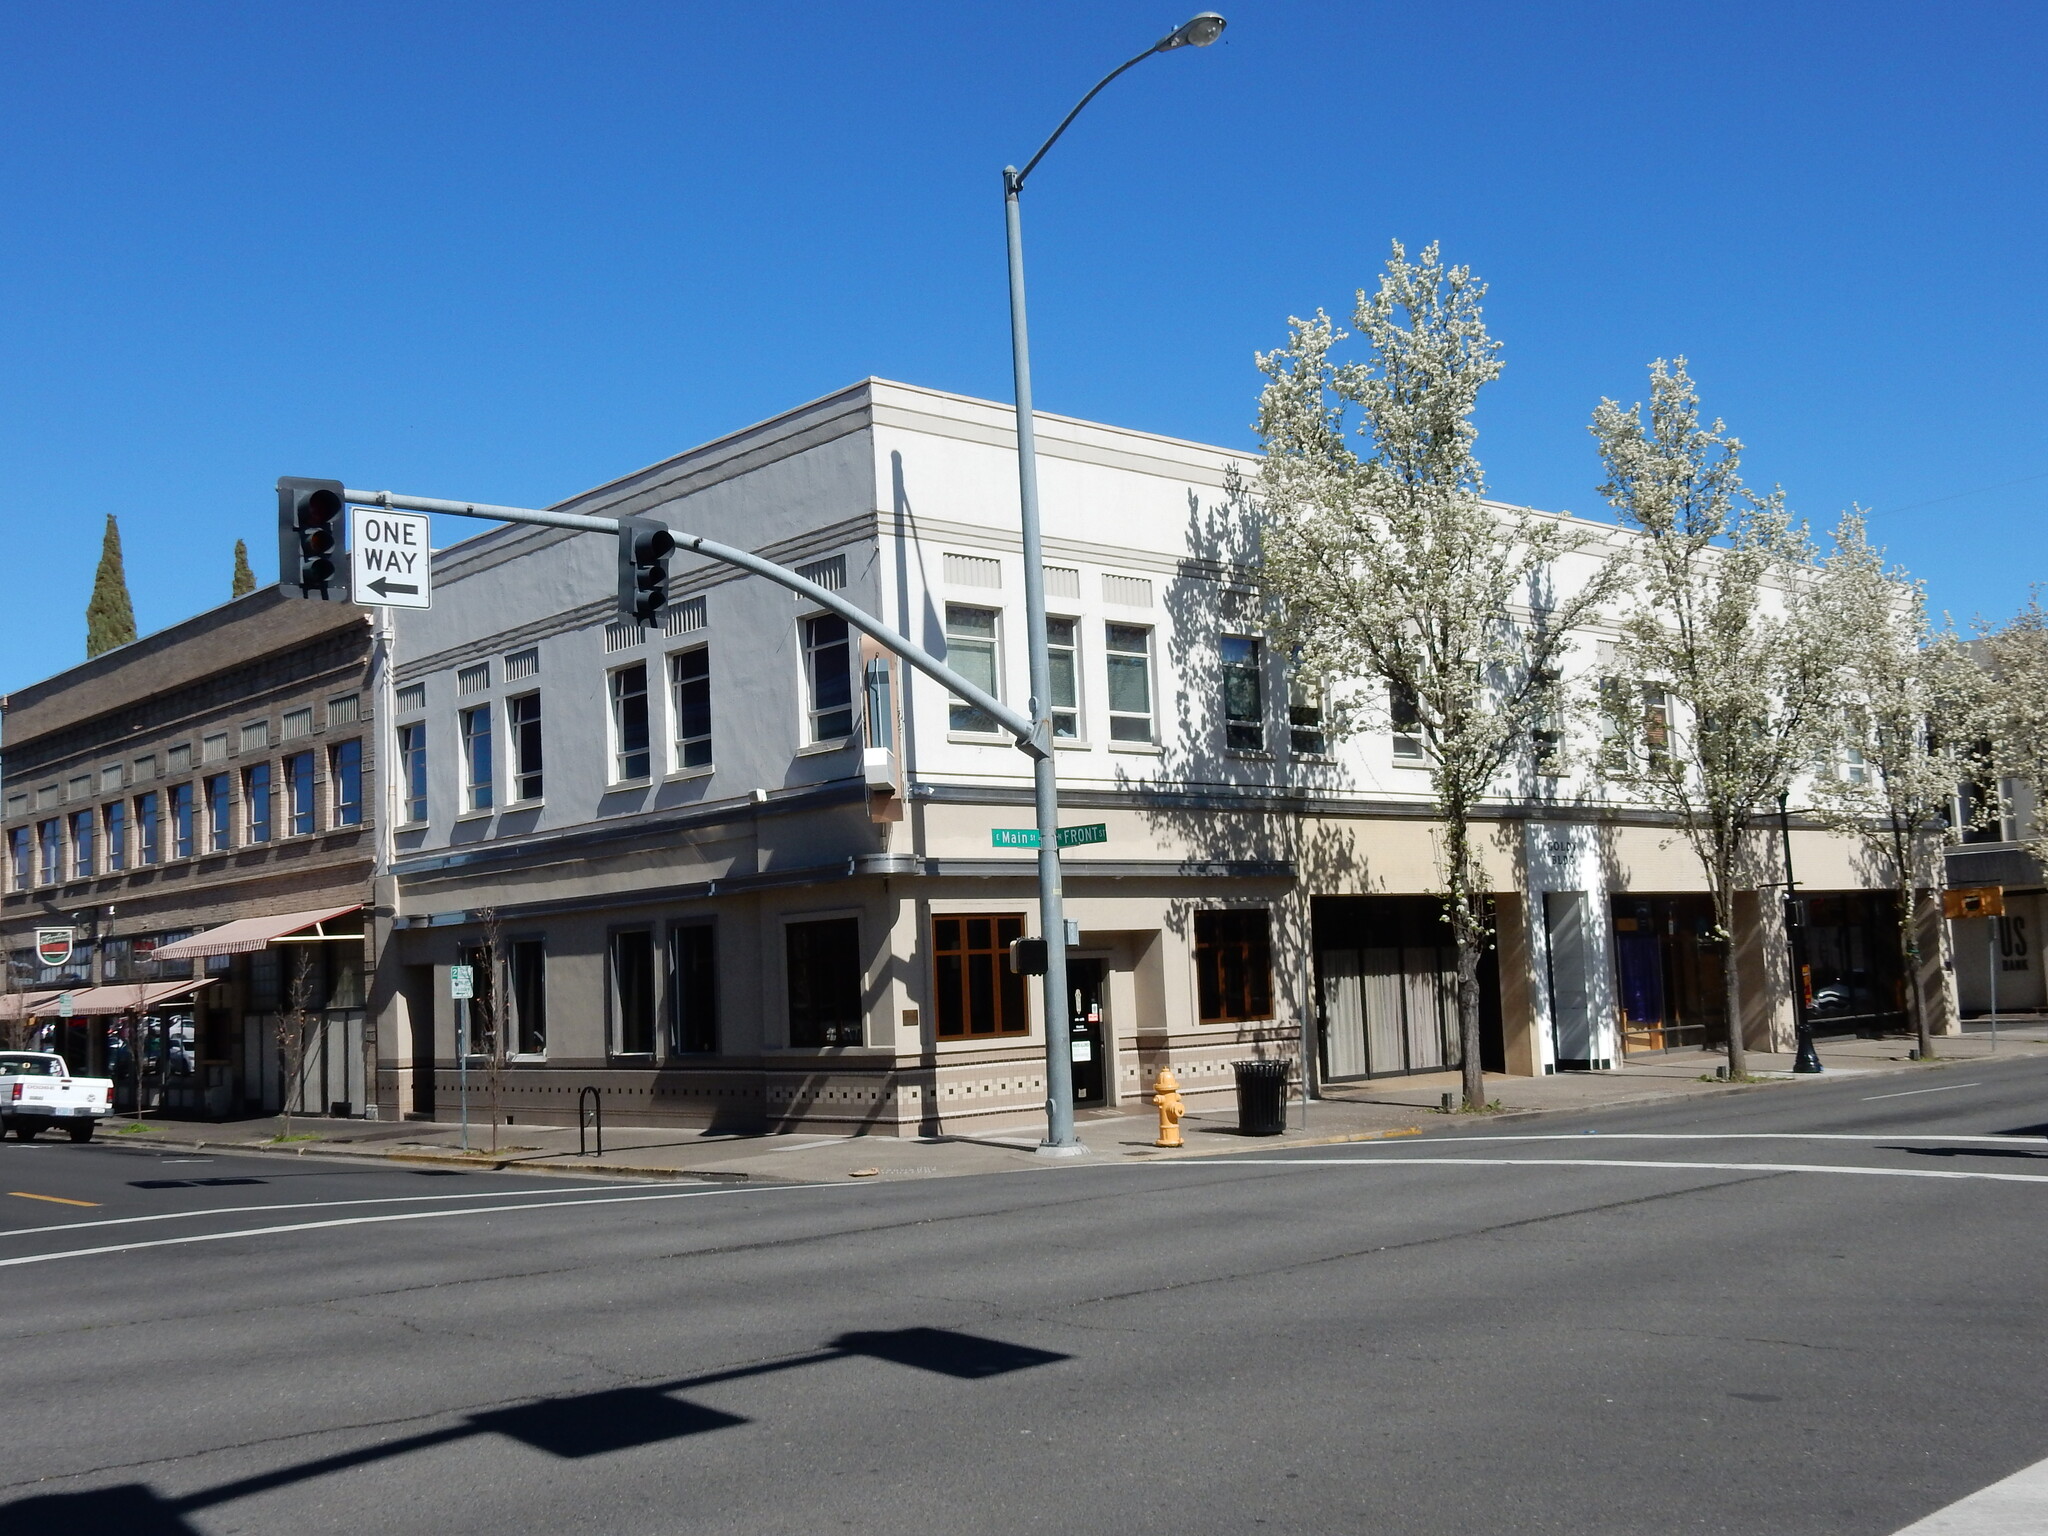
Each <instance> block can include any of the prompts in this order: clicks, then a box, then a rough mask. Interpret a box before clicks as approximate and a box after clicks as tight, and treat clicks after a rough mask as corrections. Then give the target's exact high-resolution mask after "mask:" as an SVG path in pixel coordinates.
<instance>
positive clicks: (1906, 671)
mask: <svg viewBox="0 0 2048 1536" xmlns="http://www.w3.org/2000/svg"><path fill="white" fill-rule="evenodd" d="M1821 579H1822V581H1823V582H1824V583H1825V584H1826V585H1827V586H1828V587H1829V588H1831V589H1832V595H1833V601H1832V603H1831V604H1830V612H1832V613H1834V614H1835V615H1837V616H1838V617H1839V618H1840V619H1841V620H1842V622H1843V624H1844V627H1845V630H1846V638H1847V639H1848V641H1849V644H1848V647H1847V654H1846V657H1845V660H1844V664H1843V673H1842V683H1843V691H1842V700H1841V715H1840V718H1839V721H1838V728H1839V729H1840V731H1841V733H1842V750H1841V751H1839V752H1837V753H1836V754H1834V755H1833V757H1832V758H1831V760H1830V761H1828V762H1827V763H1826V764H1824V765H1823V767H1822V771H1821V772H1820V773H1819V774H1817V775H1816V777H1815V781H1814V802H1815V808H1816V809H1817V810H1818V811H1819V812H1820V813H1821V815H1822V817H1823V819H1824V820H1826V821H1827V823H1828V824H1829V825H1830V826H1831V827H1833V828H1835V829H1836V830H1837V831H1839V832H1842V833H1844V834H1846V835H1848V836H1850V837H1854V838H1856V839H1857V840H1859V841H1860V842H1861V843H1862V845H1863V847H1864V848H1865V850H1866V851H1867V852H1868V853H1869V854H1870V855H1871V857H1872V858H1873V859H1875V860H1877V861H1878V862H1879V863H1881V864H1882V865H1883V866H1884V867H1885V868H1886V869H1887V870H1888V871H1890V874H1891V877H1892V896H1893V900H1894V902H1895V903H1896V906H1897V910H1898V919H1899V935H1898V942H1899V962H1900V965H1901V967H1902V974H1903V975H1904V976H1905V978H1906V990H1907V998H1908V1006H1909V1008H1910V1010H1911V1017H1912V1020H1913V1029H1914V1033H1915V1035H1916V1036H1917V1037H1918V1040H1919V1046H1920V1055H1921V1059H1922V1060H1926V1059H1927V1058H1928V1057H1930V1056H1932V1055H1933V1052H1934V1043H1933V1038H1932V1034H1933V1031H1932V1029H1931V1027H1930V1025H1929V1022H1928V1008H1927V1001H1926V997H1925V995H1924V991H1923V987H1922V984H1921V955H1920V942H1919V928H1920V924H1919V916H1920V899H1921V893H1922V892H1923V891H1928V892H1934V893H1936V894H1937V895H1938V893H1939V892H1940V890H1941V887H1942V885H1943V883H1944V880H1943V860H1942V848H1943V846H1944V845H1945V844H1946V843H1947V842H1948V840H1949V838H1950V837H1951V835H1952V833H1953V832H1954V830H1955V829H1954V825H1953V823H1954V817H1953V814H1952V806H1953V804H1954V800H1955V793H1956V786H1957V785H1958V784H1959V783H1961V782H1962V781H1963V780H1965V779H1968V778H1972V777H1975V776H1976V773H1977V771H1978V765H1977V754H1976V752H1975V750H1974V743H1975V742H1976V740H1977V735H1978V724H1977V722H1978V719H1979V715H1980V710H1981V704H1982V700H1983V695H1984V691H1985V690H1984V672H1983V669H1982V668H1980V667H1979V666H1978V665H1977V664H1976V663H1975V662H1974V661H1973V660H1971V658H1970V657H1969V655H1968V654H1967V653H1966V652H1965V651H1964V649H1963V647H1962V645H1961V643H1960V642H1959V641H1958V640H1957V639H1956V637H1955V636H1954V635H1953V634H1950V633H1945V632H1943V633H1937V632H1936V631H1935V630H1934V629H1933V628H1932V627H1931V625H1930V624H1929V622H1928V617H1927V595H1926V592H1925V591H1924V590H1923V588H1922V587H1921V585H1920V584H1919V583H1918V582H1912V581H1909V580H1908V579H1907V576H1906V573H1905V572H1904V571H1903V570H1899V569H1895V568H1887V567H1886V565H1885V562H1884V552H1883V551H1882V550H1880V549H1873V548H1872V547H1871V545H1870V542H1869V539H1868V537H1867V535H1866V532H1865V528H1864V522H1863V517H1862V515H1861V514H1860V513H1858V512H1850V513H1848V514H1846V515H1845V516H1844V517H1843V518H1842V521H1841V523H1840V525H1839V526H1838V527H1837V528H1836V530H1835V536H1834V550H1833V552H1832V553H1831V554H1830V555H1829V556H1828V559H1827V562H1826V565H1825V566H1824V568H1823V574H1822V578H1821Z"/></svg>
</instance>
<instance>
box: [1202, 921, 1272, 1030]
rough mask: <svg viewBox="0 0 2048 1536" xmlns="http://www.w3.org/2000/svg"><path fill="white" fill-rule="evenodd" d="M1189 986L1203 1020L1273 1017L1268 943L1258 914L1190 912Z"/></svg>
mask: <svg viewBox="0 0 2048 1536" xmlns="http://www.w3.org/2000/svg"><path fill="white" fill-rule="evenodd" d="M1195 984H1196V993H1197V997H1198V1000H1199V1003H1200V1007H1201V1018H1202V1022H1203V1023H1204V1024H1236V1023H1241V1022H1243V1021H1245V1020H1248V1019H1270V1018H1271V1017H1272V1016H1273V946H1272V938H1271V935H1270V931H1269V927H1268V918H1267V914H1266V913H1264V912H1197V913H1196V914H1195Z"/></svg>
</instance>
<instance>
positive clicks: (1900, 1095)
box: [1863, 1083, 1984, 1104]
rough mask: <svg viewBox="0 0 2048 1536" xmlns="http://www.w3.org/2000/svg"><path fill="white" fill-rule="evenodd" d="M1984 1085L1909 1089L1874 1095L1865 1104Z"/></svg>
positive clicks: (1946, 1085)
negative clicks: (1902, 1091)
mask: <svg viewBox="0 0 2048 1536" xmlns="http://www.w3.org/2000/svg"><path fill="white" fill-rule="evenodd" d="M1983 1086H1984V1085H1983V1084H1982V1083H1945V1084H1943V1085H1942V1086H1941V1087H1939V1088H1908V1089H1907V1090H1906V1091H1905V1092H1904V1093H1873V1094H1872V1095H1871V1096H1870V1097H1869V1098H1867V1099H1865V1100H1864V1101H1863V1102H1864V1103H1866V1104H1875V1103H1876V1102H1877V1101H1878V1100H1879V1099H1910V1098H1911V1097H1913V1095H1914V1094H1916V1093H1954V1092H1955V1091H1956V1090H1957V1089H1958V1088H1982V1087H1983Z"/></svg>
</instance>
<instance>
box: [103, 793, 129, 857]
mask: <svg viewBox="0 0 2048 1536" xmlns="http://www.w3.org/2000/svg"><path fill="white" fill-rule="evenodd" d="M100 822H101V825H102V828H103V829H104V831H105V833H106V843H107V872H108V873H109V874H118V873H119V872H120V871H121V870H124V869H126V868H127V867H128V802H127V801H126V800H114V801H110V802H109V803H108V804H107V805H106V806H105V807H103V808H102V809H101V811H100Z"/></svg>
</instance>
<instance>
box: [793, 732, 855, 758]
mask: <svg viewBox="0 0 2048 1536" xmlns="http://www.w3.org/2000/svg"><path fill="white" fill-rule="evenodd" d="M854 740H855V738H854V737H853V736H851V735H847V736H839V737H835V738H834V739H833V740H831V741H814V742H812V743H811V744H810V745H809V746H807V747H798V748H797V749H796V755H797V756H798V757H823V756H824V755H825V754H826V753H828V752H844V751H845V750H846V749H847V748H848V747H850V746H851V745H853V742H854Z"/></svg>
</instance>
